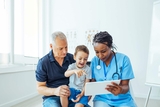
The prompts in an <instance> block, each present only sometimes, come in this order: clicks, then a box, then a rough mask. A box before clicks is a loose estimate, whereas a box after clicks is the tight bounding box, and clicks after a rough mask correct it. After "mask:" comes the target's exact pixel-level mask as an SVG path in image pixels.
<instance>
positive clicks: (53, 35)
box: [50, 31, 67, 45]
mask: <svg viewBox="0 0 160 107" xmlns="http://www.w3.org/2000/svg"><path fill="white" fill-rule="evenodd" d="M57 37H58V38H60V39H62V40H64V39H67V38H66V36H65V34H64V33H63V32H61V31H56V32H54V33H53V34H52V35H51V39H50V40H51V41H50V43H52V44H53V45H55V41H56V38H57Z"/></svg>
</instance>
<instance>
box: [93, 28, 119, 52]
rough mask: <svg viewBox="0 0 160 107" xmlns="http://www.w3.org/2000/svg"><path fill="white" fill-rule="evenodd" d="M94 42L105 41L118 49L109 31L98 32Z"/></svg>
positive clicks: (104, 42)
mask: <svg viewBox="0 0 160 107" xmlns="http://www.w3.org/2000/svg"><path fill="white" fill-rule="evenodd" d="M94 43H103V44H106V45H107V46H108V47H109V48H111V49H116V48H115V46H113V39H112V36H111V35H110V34H109V33H108V32H107V31H104V32H99V33H97V34H96V35H95V36H94V38H93V44H94Z"/></svg>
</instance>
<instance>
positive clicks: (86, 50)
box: [74, 45, 89, 56]
mask: <svg viewBox="0 0 160 107" xmlns="http://www.w3.org/2000/svg"><path fill="white" fill-rule="evenodd" d="M79 51H83V52H85V53H87V54H88V55H89V50H88V48H87V47H86V46H85V45H78V46H77V47H76V49H75V53H74V55H75V56H76V54H77V52H79Z"/></svg>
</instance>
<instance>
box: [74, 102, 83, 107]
mask: <svg viewBox="0 0 160 107" xmlns="http://www.w3.org/2000/svg"><path fill="white" fill-rule="evenodd" d="M75 107H84V105H83V104H81V103H77V104H76V105H75Z"/></svg>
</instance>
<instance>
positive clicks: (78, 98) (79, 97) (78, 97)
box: [71, 94, 82, 102]
mask: <svg viewBox="0 0 160 107" xmlns="http://www.w3.org/2000/svg"><path fill="white" fill-rule="evenodd" d="M81 97H82V94H78V95H77V96H76V100H74V99H71V100H72V101H73V102H78V101H79V100H80V99H81Z"/></svg>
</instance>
